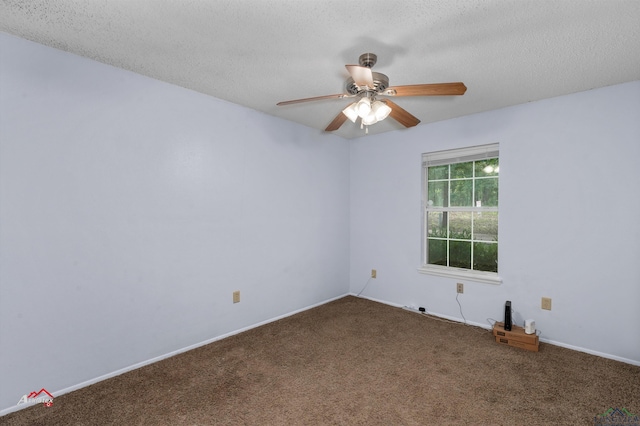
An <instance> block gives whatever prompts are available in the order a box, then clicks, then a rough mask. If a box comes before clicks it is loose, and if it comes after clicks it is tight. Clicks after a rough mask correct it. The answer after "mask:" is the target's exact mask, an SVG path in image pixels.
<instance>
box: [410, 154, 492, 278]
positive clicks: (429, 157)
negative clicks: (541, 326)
mask: <svg viewBox="0 0 640 426" xmlns="http://www.w3.org/2000/svg"><path fill="white" fill-rule="evenodd" d="M499 152H500V145H499V144H497V143H494V144H489V145H481V146H473V147H467V148H459V149H450V150H446V151H437V152H428V153H424V154H422V232H421V238H422V244H421V245H422V265H421V266H420V267H419V268H418V272H420V273H422V274H429V275H436V276H440V277H447V278H455V279H461V280H469V281H477V282H482V283H487V284H500V283H502V278H500V276H499V275H498V273H496V272H487V271H474V270H470V269H464V268H455V267H451V266H442V265H431V264H428V263H427V203H428V199H427V197H428V194H427V168H428V167H431V166H439V165H445V164H454V163H466V162H468V161H474V160H482V159H485V158H496V157H498V158H499ZM498 179H500V178H499V177H498ZM498 191H500V189H499V187H498ZM499 198H500V196H499V195H498V199H499ZM496 211H497V208H496ZM499 226H500V225H499V222H498V229H499ZM498 253H499V251H498ZM498 256H499V254H498ZM498 272H499V269H498Z"/></svg>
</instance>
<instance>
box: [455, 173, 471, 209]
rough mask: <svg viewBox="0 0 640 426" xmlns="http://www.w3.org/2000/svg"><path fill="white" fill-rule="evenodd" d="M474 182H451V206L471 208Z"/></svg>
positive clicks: (468, 180)
mask: <svg viewBox="0 0 640 426" xmlns="http://www.w3.org/2000/svg"><path fill="white" fill-rule="evenodd" d="M472 191H473V180H472V179H466V180H454V181H451V205H452V206H458V207H471V206H472V204H471V202H472V201H473V192H472Z"/></svg>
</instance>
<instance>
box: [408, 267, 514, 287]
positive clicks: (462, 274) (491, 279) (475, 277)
mask: <svg viewBox="0 0 640 426" xmlns="http://www.w3.org/2000/svg"><path fill="white" fill-rule="evenodd" d="M418 272H420V273H421V274H427V275H436V276H439V277H445V278H455V279H461V280H468V281H477V282H481V283H485V284H496V285H500V284H502V278H500V277H499V276H498V274H494V273H492V272H479V271H469V270H467V269H456V268H442V267H437V266H432V265H422V266H421V267H419V268H418Z"/></svg>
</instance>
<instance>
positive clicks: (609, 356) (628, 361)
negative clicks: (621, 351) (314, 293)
mask: <svg viewBox="0 0 640 426" xmlns="http://www.w3.org/2000/svg"><path fill="white" fill-rule="evenodd" d="M351 295H352V296H356V297H360V298H363V299H368V300H372V301H374V302H378V303H383V304H385V305H389V306H395V307H397V308H404V309H407V310H409V311H412V312H415V313H417V314H421V315H423V314H422V312H420V311H418V309H417V308H414V307H410V306H404V305H399V304H397V303H391V302H387V301H385V300H379V299H374V298H372V297H367V296H358V295H357V294H355V293H351ZM427 313H428V314H429V315H433V316H436V317H439V318H444V319H447V320H449V321H454V322H457V323H460V324H464V321H463V320H462V319H460V318H456V317H451V316H448V315H443V314H438V313H434V312H427ZM466 323H467V324H469V325H475V326H476V327H482V328H486V329H487V330H491V326H490V325H489V324H482V323H477V322H473V321H467V322H466ZM540 341H541V342H543V343H548V344H550V345H554V346H560V347H562V348H567V349H571V350H574V351H578V352H584V353H587V354H590V355H595V356H599V357H601V358H607V359H612V360H614V361H620V362H624V363H625V364H631V365H637V366H640V361H636V360H633V359H629V358H623V357H620V356H617V355H612V354H608V353H604V352H598V351H594V350H592V349H587V348H583V347H580V346H574V345H569V344H567V343H562V342H557V341H555V340H550V339H544V338H540Z"/></svg>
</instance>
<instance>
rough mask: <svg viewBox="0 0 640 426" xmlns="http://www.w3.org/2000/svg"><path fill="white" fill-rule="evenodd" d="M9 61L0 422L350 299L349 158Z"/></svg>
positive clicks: (99, 80)
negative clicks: (33, 402)
mask: <svg viewBox="0 0 640 426" xmlns="http://www.w3.org/2000/svg"><path fill="white" fill-rule="evenodd" d="M0 52H1V53H0V55H1V56H0V78H1V82H0V93H1V95H0V250H1V251H0V411H1V410H3V409H8V408H9V409H10V408H12V407H15V405H16V403H17V402H18V400H19V399H20V397H21V396H22V395H23V394H25V393H29V392H31V391H33V390H40V389H41V388H43V387H44V388H46V389H47V390H49V391H50V392H57V391H60V390H63V389H67V388H69V387H73V386H76V385H78V384H80V383H83V382H85V381H88V380H89V381H90V380H93V379H95V378H98V377H100V376H103V375H105V374H110V373H113V372H114V371H118V370H120V369H123V368H127V367H130V366H132V365H134V364H136V363H139V362H144V361H148V360H150V359H153V358H154V357H158V356H162V355H165V354H167V353H170V352H172V351H176V350H180V349H182V348H185V347H188V346H190V345H194V344H197V343H199V342H203V341H206V340H208V339H212V338H215V337H218V336H223V335H225V334H227V333H232V332H234V331H237V330H240V329H243V328H246V327H250V326H252V325H255V324H258V323H260V322H263V321H267V320H270V319H273V318H276V317H279V316H281V315H286V314H288V313H291V312H293V311H296V310H299V309H303V308H306V307H309V306H312V305H314V304H318V303H323V302H325V301H327V300H329V299H331V298H335V297H338V296H341V295H344V294H346V293H347V292H348V279H349V214H348V208H349V183H348V182H349V148H348V142H347V141H345V140H342V139H340V138H337V137H334V136H332V135H327V134H322V133H321V132H319V131H316V130H312V129H309V128H307V127H304V126H300V125H296V124H293V123H291V122H287V121H283V120H280V119H276V118H274V117H270V116H267V115H264V114H261V113H258V112H255V111H252V110H249V109H246V108H243V107H240V106H237V105H234V104H230V103H226V102H223V101H220V100H217V99H213V98H211V97H208V96H204V95H202V94H198V93H195V92H191V91H188V90H185V89H182V88H179V87H176V86H172V85H169V84H165V83H162V82H159V81H156V80H152V79H149V78H146V77H142V76H140V75H136V74H133V73H130V72H126V71H123V70H119V69H116V68H112V67H109V66H106V65H103V64H100V63H97V62H94V61H91V60H88V59H84V58H80V57H77V56H74V55H70V54H67V53H63V52H61V51H57V50H54V49H50V48H46V47H44V46H41V45H37V44H34V43H31V42H28V41H25V40H21V39H17V38H14V37H10V36H7V35H2V34H0ZM234 290H240V291H241V302H240V303H239V304H233V303H232V292H233V291H234Z"/></svg>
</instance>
